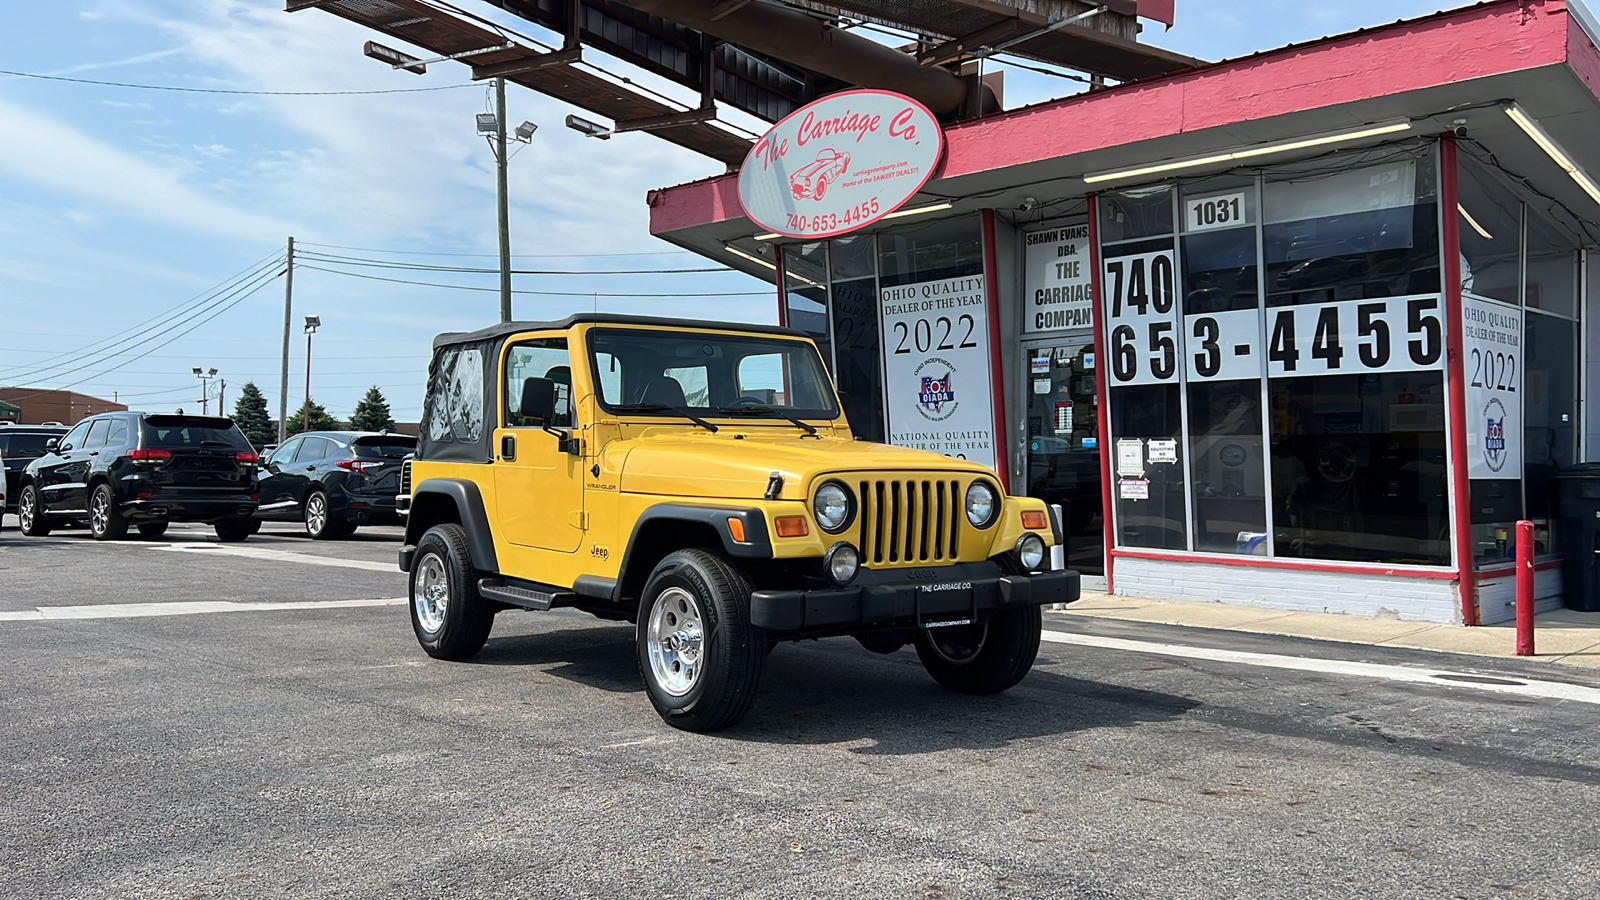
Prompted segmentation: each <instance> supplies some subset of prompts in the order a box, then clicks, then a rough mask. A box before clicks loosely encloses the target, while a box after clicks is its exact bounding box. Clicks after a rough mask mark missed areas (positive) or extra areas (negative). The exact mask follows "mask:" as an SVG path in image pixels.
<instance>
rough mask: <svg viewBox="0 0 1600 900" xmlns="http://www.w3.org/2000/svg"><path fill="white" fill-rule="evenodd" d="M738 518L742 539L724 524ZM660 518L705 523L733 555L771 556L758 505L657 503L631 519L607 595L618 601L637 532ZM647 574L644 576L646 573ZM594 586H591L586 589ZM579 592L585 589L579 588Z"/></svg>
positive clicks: (631, 562)
mask: <svg viewBox="0 0 1600 900" xmlns="http://www.w3.org/2000/svg"><path fill="white" fill-rule="evenodd" d="M730 518H731V519H738V520H739V521H740V522H741V523H742V524H743V525H744V540H743V541H736V540H734V538H733V532H732V531H731V530H729V528H728V520H729V519H730ZM660 522H687V523H693V524H696V525H708V526H710V527H711V528H712V530H714V531H716V533H717V535H718V537H720V538H721V539H722V551H723V552H724V553H726V554H728V555H729V556H731V557H733V558H735V559H771V558H772V537H771V536H770V535H769V533H768V532H767V516H766V513H764V512H763V511H762V510H760V509H755V508H752V507H744V506H701V505H699V504H693V503H658V504H656V505H655V506H652V507H650V508H649V509H646V510H645V511H644V512H643V513H641V514H640V515H639V518H638V519H637V520H635V521H634V523H633V533H632V534H630V535H628V547H627V549H626V550H624V551H623V553H622V566H621V567H620V568H619V569H618V570H617V582H616V584H615V585H612V586H611V599H612V600H615V601H621V600H623V599H625V598H624V596H623V586H624V585H625V584H627V583H629V581H630V580H638V579H630V577H629V573H630V572H632V568H631V567H632V566H633V565H636V564H637V562H638V561H637V560H636V559H635V553H634V551H635V550H637V549H638V547H639V535H640V533H641V532H643V531H644V529H645V528H647V527H649V526H651V525H653V524H657V523H660ZM647 577H648V576H647ZM593 590H594V588H593V587H591V588H590V591H593ZM580 593H587V592H586V591H580Z"/></svg>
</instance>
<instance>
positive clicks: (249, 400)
mask: <svg viewBox="0 0 1600 900" xmlns="http://www.w3.org/2000/svg"><path fill="white" fill-rule="evenodd" d="M233 422H234V424H235V425H238V426H239V430H240V431H242V432H244V436H245V439H246V440H248V441H249V442H250V443H251V444H252V445H253V446H254V447H255V448H256V449H257V450H260V449H261V448H262V447H265V446H266V445H268V444H270V443H272V442H273V441H275V440H277V439H278V432H277V429H275V428H274V427H273V426H272V417H271V415H269V414H268V413H267V397H266V395H265V394H263V393H261V389H260V388H258V387H256V383H255V382H254V381H246V382H245V383H244V387H243V388H241V389H240V390H239V399H238V400H235V401H234V402H233Z"/></svg>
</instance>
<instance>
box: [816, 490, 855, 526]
mask: <svg viewBox="0 0 1600 900" xmlns="http://www.w3.org/2000/svg"><path fill="white" fill-rule="evenodd" d="M811 506H812V510H813V511H814V512H815V513H816V515H817V524H818V525H820V526H822V530H823V531H826V532H829V533H837V532H840V531H843V530H844V527H845V526H846V525H849V524H850V492H849V491H847V490H845V489H844V485H842V484H840V483H839V482H837V481H830V482H828V483H827V484H824V485H823V486H822V487H819V488H817V496H816V499H815V500H814V501H813V503H812V505H811Z"/></svg>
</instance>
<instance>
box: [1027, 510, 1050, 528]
mask: <svg viewBox="0 0 1600 900" xmlns="http://www.w3.org/2000/svg"><path fill="white" fill-rule="evenodd" d="M1022 527H1023V528H1031V529H1033V530H1035V531H1044V530H1045V529H1046V528H1049V527H1050V520H1049V519H1046V518H1045V517H1044V513H1043V512H1041V511H1039V510H1037V509H1025V510H1023V511H1022Z"/></svg>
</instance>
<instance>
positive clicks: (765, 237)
mask: <svg viewBox="0 0 1600 900" xmlns="http://www.w3.org/2000/svg"><path fill="white" fill-rule="evenodd" d="M781 237H783V235H781V234H778V233H776V232H772V231H769V232H767V233H766V234H758V235H756V240H758V241H775V240H777V239H778V238H781Z"/></svg>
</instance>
